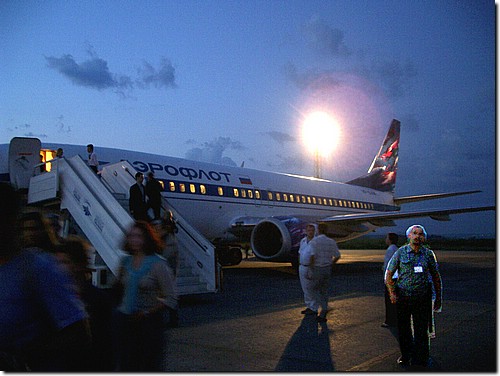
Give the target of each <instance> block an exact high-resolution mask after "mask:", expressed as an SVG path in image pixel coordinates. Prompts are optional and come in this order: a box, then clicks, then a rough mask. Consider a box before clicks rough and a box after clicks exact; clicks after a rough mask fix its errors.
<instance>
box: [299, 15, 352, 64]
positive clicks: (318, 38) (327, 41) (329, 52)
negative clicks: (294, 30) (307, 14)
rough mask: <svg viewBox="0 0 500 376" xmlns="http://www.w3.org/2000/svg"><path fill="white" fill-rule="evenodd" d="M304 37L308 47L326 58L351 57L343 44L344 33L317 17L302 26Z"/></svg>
mask: <svg viewBox="0 0 500 376" xmlns="http://www.w3.org/2000/svg"><path fill="white" fill-rule="evenodd" d="M303 30H304V35H305V37H306V39H307V42H308V45H309V47H311V48H312V49H313V50H314V51H316V52H318V53H319V54H321V55H323V56H326V57H346V56H349V55H351V51H350V49H349V48H348V47H347V45H346V44H345V42H344V32H343V31H342V30H340V29H337V28H333V27H331V26H329V25H328V24H327V23H326V22H324V21H323V20H321V19H320V18H318V17H313V18H311V19H310V20H309V21H308V22H307V23H306V24H305V25H304V28H303Z"/></svg>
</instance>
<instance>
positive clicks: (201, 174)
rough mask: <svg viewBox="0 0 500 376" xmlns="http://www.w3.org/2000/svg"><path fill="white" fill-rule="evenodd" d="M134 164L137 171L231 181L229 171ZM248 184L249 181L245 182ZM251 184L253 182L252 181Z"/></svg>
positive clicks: (142, 163) (138, 162)
mask: <svg viewBox="0 0 500 376" xmlns="http://www.w3.org/2000/svg"><path fill="white" fill-rule="evenodd" d="M132 165H133V166H134V167H135V168H136V169H137V171H139V172H142V173H145V172H147V171H148V170H149V171H152V172H156V171H165V172H166V173H167V174H168V175H170V176H183V177H185V178H187V179H189V180H193V179H198V180H201V179H207V180H210V181H223V182H226V183H230V182H231V181H230V179H229V177H230V176H231V174H230V173H228V172H220V171H205V170H202V169H194V168H190V167H179V168H177V167H175V166H172V165H166V166H162V165H160V164H158V163H144V162H141V161H135V162H132ZM243 184H248V183H243ZM250 184H251V183H250Z"/></svg>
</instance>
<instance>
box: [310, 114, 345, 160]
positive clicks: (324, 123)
mask: <svg viewBox="0 0 500 376" xmlns="http://www.w3.org/2000/svg"><path fill="white" fill-rule="evenodd" d="M302 137H303V140H304V143H305V144H306V146H307V147H308V148H309V150H310V151H311V152H312V153H314V154H315V155H321V156H323V157H327V156H328V155H329V154H330V153H331V152H332V151H333V150H334V149H335V147H336V146H337V143H338V139H339V126H338V124H337V122H336V121H335V119H333V118H332V117H331V116H330V115H328V114H327V113H326V112H323V111H317V112H313V113H311V114H310V115H308V116H307V117H306V119H305V121H304V125H303V128H302Z"/></svg>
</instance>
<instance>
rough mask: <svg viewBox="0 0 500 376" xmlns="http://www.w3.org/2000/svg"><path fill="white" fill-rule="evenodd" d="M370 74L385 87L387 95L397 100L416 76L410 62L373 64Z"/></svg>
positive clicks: (393, 61)
mask: <svg viewBox="0 0 500 376" xmlns="http://www.w3.org/2000/svg"><path fill="white" fill-rule="evenodd" d="M371 74H372V75H373V76H374V77H375V78H377V79H378V80H379V81H380V82H381V83H382V85H383V86H384V87H385V89H386V92H387V94H388V95H389V96H390V97H393V98H399V97H402V96H404V94H405V93H406V92H407V91H408V89H409V83H410V82H411V79H413V78H414V77H416V76H417V70H416V68H415V65H414V64H413V63H412V62H410V61H407V62H404V63H402V62H401V61H396V60H392V61H381V62H373V63H372V68H371Z"/></svg>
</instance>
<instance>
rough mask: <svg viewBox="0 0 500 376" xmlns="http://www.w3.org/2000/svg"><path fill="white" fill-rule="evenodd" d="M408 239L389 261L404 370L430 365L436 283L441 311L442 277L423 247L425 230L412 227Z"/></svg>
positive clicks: (388, 282) (388, 280)
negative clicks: (430, 324) (430, 331)
mask: <svg viewBox="0 0 500 376" xmlns="http://www.w3.org/2000/svg"><path fill="white" fill-rule="evenodd" d="M406 236H407V238H408V243H407V244H406V245H404V246H402V247H401V248H399V249H398V250H397V251H396V253H394V256H393V257H392V258H391V260H390V261H389V265H388V266H387V270H386V273H385V284H386V285H387V289H388V290H389V296H390V299H391V303H392V304H396V306H397V312H398V331H399V347H400V349H401V357H400V358H399V359H398V363H399V364H400V365H401V366H403V367H407V366H409V365H410V364H412V365H417V366H424V367H425V366H427V364H428V362H429V337H428V334H427V329H428V323H429V312H430V310H431V304H432V284H434V289H435V291H436V302H435V304H434V310H435V311H437V310H439V309H440V308H441V275H440V274H439V269H438V264H437V260H436V256H435V255H434V252H432V251H431V250H430V249H428V248H426V247H424V246H423V243H424V241H425V240H426V238H427V232H426V231H425V229H424V227H423V226H421V225H412V226H410V227H409V228H408V230H407V231H406ZM396 271H398V274H399V278H398V280H397V282H395V281H394V280H393V279H392V276H393V275H394V273H395V272H396ZM429 276H430V277H431V278H432V279H430V278H429ZM431 281H432V282H431ZM431 283H432V284H431ZM412 318H413V328H414V334H413V335H412V330H411V319H412Z"/></svg>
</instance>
